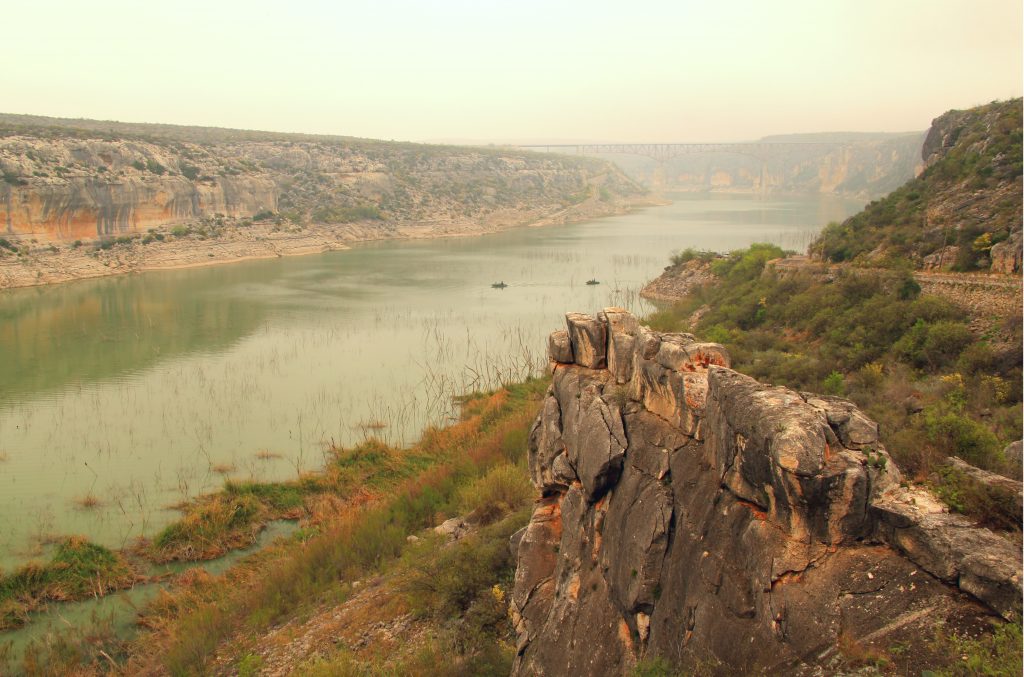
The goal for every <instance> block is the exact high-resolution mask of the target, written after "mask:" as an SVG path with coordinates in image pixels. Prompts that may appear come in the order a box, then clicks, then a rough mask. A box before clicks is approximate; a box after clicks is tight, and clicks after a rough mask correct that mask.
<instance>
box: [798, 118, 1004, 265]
mask: <svg viewBox="0 0 1024 677" xmlns="http://www.w3.org/2000/svg"><path fill="white" fill-rule="evenodd" d="M1021 138H1022V134H1021V99H1014V100H1012V101H1004V102H994V103H991V104H988V105H985V106H980V107H977V108H972V109H970V110H965V111H950V112H948V113H946V114H944V115H942V116H940V117H938V118H936V119H935V120H934V121H933V122H932V127H931V129H930V131H929V132H928V136H927V137H926V139H925V142H924V147H923V149H922V153H921V155H922V159H923V160H924V162H925V167H926V168H925V171H924V172H923V173H922V174H921V176H919V177H918V178H916V179H914V180H912V181H910V182H908V183H906V184H905V185H903V186H902V187H900V188H899V189H897V190H895V191H894V192H893V193H892V194H890V195H888V196H887V197H885V198H883V199H881V200H878V201H876V202H872V203H871V204H869V205H868V206H867V207H866V208H865V210H864V211H863V212H861V213H859V214H857V215H856V216H853V217H851V218H849V219H847V220H846V221H844V222H843V223H841V224H836V223H833V224H830V225H829V226H828V227H827V228H825V230H824V232H823V233H822V235H821V237H820V238H819V239H818V240H817V241H816V242H815V243H814V244H813V245H812V246H811V250H812V253H813V254H815V255H817V256H819V257H821V258H824V259H826V260H829V261H835V262H839V261H854V262H860V263H869V264H872V265H875V264H881V263H885V262H886V261H890V262H892V261H898V260H909V261H911V262H912V263H913V264H914V265H915V266H916V267H920V268H926V269H944V268H951V269H953V270H958V271H972V270H991V271H992V272H1002V273H1014V272H1018V271H1019V270H1020V263H1021V221H1022V217H1021V208H1022V204H1021Z"/></svg>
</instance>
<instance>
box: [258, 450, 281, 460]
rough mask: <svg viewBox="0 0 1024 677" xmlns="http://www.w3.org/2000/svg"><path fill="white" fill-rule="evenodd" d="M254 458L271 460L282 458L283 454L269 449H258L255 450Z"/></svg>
mask: <svg viewBox="0 0 1024 677" xmlns="http://www.w3.org/2000/svg"><path fill="white" fill-rule="evenodd" d="M256 458H258V459H259V460H261V461H273V460H276V459H279V458H284V456H283V455H281V454H279V453H277V452H275V451H270V450H269V449H260V450H259V451H257V452H256Z"/></svg>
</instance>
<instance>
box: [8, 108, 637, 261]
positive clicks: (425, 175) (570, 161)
mask: <svg viewBox="0 0 1024 677" xmlns="http://www.w3.org/2000/svg"><path fill="white" fill-rule="evenodd" d="M107 127H109V128H107ZM0 172H2V181H0V231H2V232H0V234H2V235H3V236H5V237H6V239H8V240H13V241H14V242H15V244H21V243H26V244H27V243H28V242H30V241H31V240H33V239H34V240H35V241H36V242H37V243H39V242H42V243H61V242H68V241H74V240H95V239H102V238H105V237H113V236H127V235H132V234H136V233H143V232H146V231H147V230H148V229H151V228H159V227H163V226H171V225H177V224H187V223H190V222H195V221H199V220H201V219H209V218H213V217H218V216H219V218H224V217H227V218H232V217H234V218H239V219H241V218H247V217H252V216H255V215H257V214H263V215H268V214H273V215H274V216H276V217H277V218H278V219H279V220H280V223H282V224H283V225H284V226H286V227H296V226H302V225H304V224H329V225H342V224H350V223H361V224H363V226H364V227H363V230H364V231H366V235H367V237H366V238H364V239H373V233H374V231H375V230H376V231H380V232H381V233H382V234H386V233H387V232H389V229H390V230H394V229H395V228H402V227H403V226H408V225H412V224H424V223H426V224H434V225H436V224H441V226H442V228H443V227H444V225H445V224H448V225H449V226H451V228H450V229H451V230H452V231H453V232H456V233H458V232H462V231H467V232H468V231H470V230H472V228H473V227H474V224H479V223H490V222H494V223H502V224H507V223H513V222H516V223H517V222H530V221H534V220H537V219H540V218H543V217H546V216H549V215H551V214H555V213H557V212H558V211H559V210H563V209H566V208H568V207H571V206H574V205H579V204H580V203H583V202H586V201H588V200H590V201H593V202H599V201H603V202H605V203H608V204H605V205H604V206H605V209H604V210H603V211H604V212H608V213H612V212H614V211H616V210H617V208H618V210H621V205H618V207H616V206H615V205H613V204H612V203H615V202H616V200H617V199H618V198H622V197H624V196H638V195H640V194H641V193H642V192H643V191H642V190H641V189H640V188H639V187H638V186H637V185H635V184H633V183H632V182H631V181H630V180H629V179H627V178H626V177H625V176H624V175H623V174H622V173H621V172H619V171H618V170H617V169H615V168H614V167H612V166H611V165H609V164H607V163H604V162H602V161H600V160H597V159H594V158H566V157H555V156H543V155H538V154H531V153H525V152H516V151H505V150H496V149H485V148H479V149H475V148H460V147H446V146H428V145H421V144H409V143H391V142H382V141H371V140H362V139H348V138H344V137H314V136H307V135H284V134H271V133H258V132H239V131H235V130H210V129H205V128H191V127H180V128H177V127H169V126H160V125H124V124H120V123H98V122H94V121H75V120H56V119H47V118H23V116H9V115H8V116H5V115H0ZM598 194H599V199H598ZM592 211H595V212H596V213H600V212H601V211H602V210H600V209H598V210H592ZM518 217H521V218H518Z"/></svg>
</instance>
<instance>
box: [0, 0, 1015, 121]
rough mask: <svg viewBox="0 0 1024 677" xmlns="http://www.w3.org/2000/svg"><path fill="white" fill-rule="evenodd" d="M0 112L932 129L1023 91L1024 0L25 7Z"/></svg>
mask: <svg viewBox="0 0 1024 677" xmlns="http://www.w3.org/2000/svg"><path fill="white" fill-rule="evenodd" d="M0 17H2V19H3V24H4V31H3V37H2V39H0V63H2V64H3V66H2V67H0V111H3V112H10V113H33V114H41V115H55V116H64V117H88V118H99V119H115V120H126V121H138V122H170V123H179V124H202V125H216V126H224V127H241V128H251V129H268V130H278V131H294V132H320V133H332V134H347V135H354V136H365V137H374V138H384V139H407V140H413V141H427V140H438V139H449V140H450V139H461V140H481V141H487V140H491V141H500V140H515V141H525V140H552V139H562V140H565V139H591V140H609V141H614V140H618V141H710V140H722V141H726V140H736V139H747V138H755V137H759V136H763V135H766V134H774V133H785V132H811V131H839V130H855V131H907V130H915V129H925V128H926V127H927V126H928V123H929V122H930V121H931V119H932V118H933V117H935V116H936V115H939V114H940V113H942V112H944V111H946V110H948V109H950V108H965V107H968V106H972V105H975V104H979V103H985V102H987V101H990V100H992V99H1002V98H1008V97H1012V96H1020V94H1021V79H1022V73H1021V58H1022V57H1021V33H1022V28H1021V22H1022V17H1021V1H1020V0H808V1H804V0H742V1H741V0H673V1H645V0H632V1H625V0H623V1H619V2H605V1H602V0H562V1H560V0H507V1H504V2H497V1H487V0H436V1H433V2H427V1H424V0H420V1H414V0H372V1H371V0H332V1H313V0H291V1H289V2H261V1H259V0H244V1H242V0H202V1H197V0H174V1H173V2H166V1H165V2H146V1H145V0H132V1H131V2H118V1H113V0H90V1H89V2H85V1H83V0H74V1H68V2H52V1H47V0H31V1H24V2H7V3H5V6H4V9H3V11H2V12H0Z"/></svg>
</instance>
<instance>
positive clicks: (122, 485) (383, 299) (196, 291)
mask: <svg viewBox="0 0 1024 677" xmlns="http://www.w3.org/2000/svg"><path fill="white" fill-rule="evenodd" d="M669 197H670V198H671V199H673V200H675V202H674V203H673V204H672V205H670V206H667V207H656V208H649V209H644V210H641V211H638V212H635V213H632V214H628V215H625V216H619V217H611V218H606V219H601V220H596V221H590V222H586V223H581V224H575V225H569V226H557V227H546V228H524V229H517V230H513V231H507V232H504V233H500V234H496V235H488V236H482V237H472V238H452V239H437V240H422V241H394V242H381V243H374V244H368V245H361V246H358V247H356V248H354V249H353V250H350V251H341V252H330V253H326V254H317V255H310V256H303V257H294V258H284V259H275V260H266V261H251V262H245V263H239V264H234V265H229V266H222V267H214V268H193V269H186V270H177V271H165V272H152V273H145V274H140V275H133V276H129V277H116V278H103V279H97V280H87V281H81V282H75V283H69V284H65V285H59V286H53V287H40V288H31V289H22V290H13V291H9V292H4V293H0V568H4V569H7V568H10V567H12V566H16V565H18V564H21V563H24V562H26V561H28V560H30V559H33V558H41V557H45V555H46V554H47V546H46V545H45V544H46V543H48V542H50V541H51V540H52V538H53V537H54V536H62V535H69V534H79V535H83V536H86V537H87V538H89V539H91V540H94V541H96V542H99V543H102V544H104V545H107V546H110V547H120V546H122V545H123V544H125V543H127V542H129V541H130V540H131V539H133V538H135V537H137V536H140V535H148V536H151V535H153V534H154V533H156V532H157V531H158V530H159V529H160V528H161V527H163V526H164V525H166V524H167V523H168V522H170V521H172V520H174V519H175V518H176V517H177V514H178V513H177V512H175V511H174V510H171V509H169V506H171V505H174V504H176V503H179V502H181V501H183V500H185V499H188V498H190V497H194V496H196V495H198V494H200V493H202V492H205V491H210V490H213V489H215V488H217V487H218V486H220V485H221V484H222V483H223V481H224V480H225V478H229V477H231V478H242V479H250V478H251V479H260V480H281V479H288V478H291V477H295V476H296V475H297V474H298V473H301V472H303V471H308V470H314V469H316V468H317V467H319V466H320V465H321V464H322V462H323V458H324V452H325V449H326V447H327V445H329V444H331V443H334V444H343V445H345V444H352V443H355V442H358V441H360V440H362V439H364V438H366V437H367V436H371V435H373V436H377V437H381V438H383V439H385V440H386V441H389V442H392V443H396V444H402V443H405V442H408V441H411V440H412V439H415V438H416V437H417V436H418V435H419V433H420V431H422V429H423V428H424V427H425V426H427V425H432V424H443V423H445V422H446V421H447V420H448V419H449V418H450V417H451V416H453V415H454V414H455V410H454V405H453V403H452V396H453V395H455V394H457V393H460V392H465V391H470V390H476V389H484V388H488V387H493V386H494V385H495V384H497V383H498V382H500V381H502V380H511V379H518V378H521V377H523V376H525V375H527V374H528V373H529V372H531V371H537V370H540V369H542V368H543V366H544V364H545V362H544V360H545V358H544V354H543V350H544V338H545V337H546V335H547V334H548V332H550V331H551V330H553V329H555V328H557V327H559V326H561V325H562V323H563V322H564V320H563V314H564V313H565V312H566V311H568V310H579V311H586V312H594V311H596V310H598V309H600V308H602V307H604V306H608V305H620V306H624V307H626V308H629V309H631V310H634V311H635V312H638V313H644V312H646V311H648V310H649V309H650V306H649V305H648V304H647V303H646V302H645V301H643V300H642V299H640V298H639V296H638V292H639V290H640V288H641V287H642V286H643V284H644V283H645V282H647V281H648V280H650V279H651V278H653V277H655V276H657V275H658V274H659V273H660V272H661V270H662V268H663V267H664V266H665V265H666V264H667V262H668V261H667V259H668V256H669V254H670V253H671V252H672V251H674V250H678V249H682V248H685V247H697V248H704V249H716V250H729V249H734V248H738V247H743V246H746V245H748V244H750V243H751V242H755V241H771V242H776V243H778V244H781V245H782V246H784V247H787V248H791V249H801V250H802V249H803V248H804V247H806V245H807V243H808V242H809V241H810V239H811V238H812V236H813V234H814V233H815V232H817V231H818V230H819V229H820V228H821V227H822V226H823V225H824V224H826V223H827V222H828V221H831V220H837V219H841V218H843V217H844V216H846V215H849V214H852V213H854V212H855V211H856V210H857V209H859V208H860V206H861V202H860V201H856V200H842V199H836V198H830V197H809V198H808V197H801V198H758V197H747V196H719V195H715V196H708V195H686V194H683V195H672V196H669ZM591 278H595V279H597V280H599V281H600V284H599V285H587V284H586V281H587V280H589V279H591ZM498 281H503V282H505V283H506V284H507V285H508V287H507V288H505V289H494V288H492V287H491V284H492V283H494V282H498Z"/></svg>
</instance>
